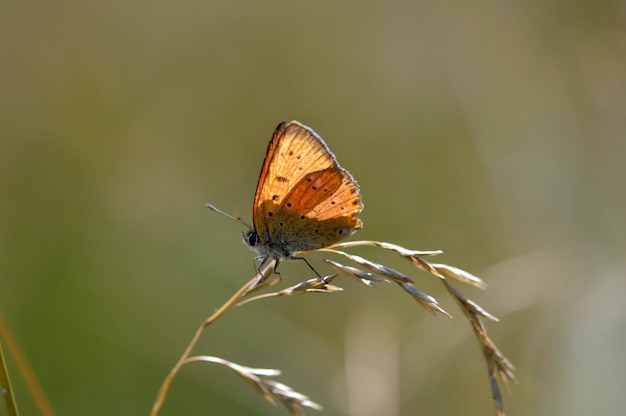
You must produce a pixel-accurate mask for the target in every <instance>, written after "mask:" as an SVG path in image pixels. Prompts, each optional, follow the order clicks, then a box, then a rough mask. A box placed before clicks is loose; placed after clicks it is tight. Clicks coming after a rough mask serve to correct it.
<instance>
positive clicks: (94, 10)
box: [0, 0, 626, 416]
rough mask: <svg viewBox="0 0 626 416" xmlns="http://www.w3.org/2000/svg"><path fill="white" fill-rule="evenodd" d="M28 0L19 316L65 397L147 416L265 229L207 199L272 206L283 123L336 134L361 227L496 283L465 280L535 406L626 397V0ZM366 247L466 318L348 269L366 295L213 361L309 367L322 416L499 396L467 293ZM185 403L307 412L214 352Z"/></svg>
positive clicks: (12, 221)
mask: <svg viewBox="0 0 626 416" xmlns="http://www.w3.org/2000/svg"><path fill="white" fill-rule="evenodd" d="M1 9H2V12H1V13H0V309H1V310H2V311H3V312H4V315H5V317H6V319H7V321H8V322H9V324H10V325H11V327H12V329H13V331H14V332H15V334H16V337H17V338H18V340H19V342H20V344H21V346H22V348H23V351H24V353H25V354H26V355H27V356H28V358H29V360H30V362H31V364H32V366H33V367H34V369H35V371H36V372H37V374H38V376H39V378H40V380H41V383H42V384H43V387H44V389H45V391H46V392H47V394H48V395H49V397H50V400H51V401H52V404H53V406H54V408H55V409H56V411H57V412H58V414H62V415H111V414H116V415H139V414H148V412H149V409H150V407H151V405H152V402H153V400H154V397H155V395H156V392H157V389H158V387H159V386H160V384H161V382H162V381H163V378H164V377H165V375H166V373H167V372H168V371H169V369H170V368H171V367H172V366H173V365H174V363H175V361H176V360H177V359H178V357H179V355H180V354H181V353H182V351H183V349H184V347H185V346H186V345H187V343H188V341H189V339H190V338H191V336H192V334H193V332H194V331H195V329H196V328H197V326H198V325H199V324H200V323H201V322H202V320H203V319H204V318H205V317H207V316H208V315H209V314H210V313H211V312H212V311H213V310H214V309H215V308H216V307H219V306H220V305H221V304H222V303H223V302H224V301H225V300H226V299H227V298H228V297H229V296H230V295H231V294H232V293H234V291H235V290H236V289H237V288H239V287H240V286H241V285H242V284H243V282H245V281H247V280H248V279H249V278H250V277H251V276H252V272H253V266H252V257H253V253H252V252H250V251H249V250H248V249H247V248H246V247H245V246H244V245H243V244H242V243H241V238H240V232H241V230H242V227H241V226H240V225H238V224H236V223H234V222H232V221H230V220H228V219H226V218H225V217H222V216H219V215H217V214H215V213H212V212H210V211H209V210H207V209H206V208H205V206H204V205H205V203H207V202H212V203H214V204H216V205H217V206H218V207H220V208H222V209H224V210H225V211H228V212H230V213H233V214H241V215H242V217H243V218H244V219H246V220H248V221H250V220H251V209H252V198H253V195H254V190H255V186H256V181H257V178H258V173H259V170H260V167H261V163H262V161H263V156H264V152H265V149H266V146H267V143H268V141H269V139H270V136H271V133H272V131H273V129H274V127H275V126H276V124H277V123H278V122H279V121H281V120H283V119H297V120H299V121H301V122H303V123H305V124H307V125H310V126H312V127H313V128H314V129H315V130H316V131H317V132H318V133H320V134H321V135H322V137H324V138H325V139H326V141H327V142H328V144H329V146H330V147H331V149H332V150H333V151H334V153H335V154H336V155H337V157H338V159H339V161H340V163H341V164H342V166H344V167H345V168H347V169H349V170H350V171H351V172H352V174H353V175H354V177H355V178H356V179H357V181H358V182H359V184H360V186H361V190H362V193H363V200H364V203H365V210H364V211H363V213H362V219H363V221H364V224H365V227H364V229H363V230H362V231H360V232H359V233H358V234H357V235H356V236H355V237H356V238H358V239H375V240H382V241H388V242H394V243H397V244H402V245H404V246H406V247H409V248H413V249H443V250H444V251H445V254H444V255H443V256H441V257H440V258H438V259H437V261H439V262H444V263H448V264H452V265H455V266H457V267H461V268H464V269H466V270H468V271H470V272H472V273H474V274H477V275H479V276H481V277H482V278H484V279H485V280H486V281H487V282H488V284H489V288H488V289H487V290H486V291H479V290H477V289H473V288H469V287H466V286H463V285H457V287H459V288H460V289H461V290H462V291H463V292H464V293H466V294H467V295H468V296H470V297H471V298H472V299H474V300H475V301H477V302H478V303H479V304H481V305H482V306H484V307H485V308H486V309H487V310H489V311H490V312H492V313H494V314H495V315H497V316H499V317H500V318H501V322H500V323H498V324H492V323H489V324H488V329H489V331H490V335H491V336H492V338H493V339H494V341H495V342H496V343H497V344H498V345H499V346H500V347H501V349H502V351H503V352H504V353H505V354H506V355H507V356H508V357H509V358H510V359H511V360H512V361H513V363H514V364H515V365H516V367H517V371H516V375H517V377H518V378H519V381H520V384H519V385H516V386H513V388H512V394H510V395H506V394H505V408H506V409H507V411H508V414H510V415H590V414H602V413H604V414H616V413H619V412H620V411H623V409H624V408H625V407H626V396H625V395H624V394H623V390H624V385H626V376H625V374H626V302H625V301H624V299H625V295H626V278H625V274H626V261H625V260H626V258H625V250H624V247H625V245H626V221H625V213H626V192H625V186H624V181H625V179H626V168H625V165H626V3H624V2H619V1H599V2H592V1H582V2H540V1H534V2H533V1H530V2H529V1H510V2H495V1H474V2H465V1H456V2H444V3H441V2H425V1H417V2H416V1H389V2H367V1H358V2H357V1H349V2H300V1H263V2H253V1H232V0H231V1H207V2H195V1H184V0H183V1H179V2H163V1H157V2H148V1H141V0H130V1H119V0H113V1H109V2H79V1H66V0H62V1H61V2H52V3H50V2H44V1H37V0H34V1H25V2H7V3H5V4H4V5H3V6H2V7H1ZM355 237H353V238H352V239H354V238H355ZM359 253H360V254H364V255H367V257H368V258H370V259H373V260H378V261H383V262H385V264H387V265H388V266H391V267H396V268H398V269H400V270H402V271H404V272H407V273H411V275H412V276H413V277H415V278H416V279H418V281H419V283H418V286H417V287H418V288H419V289H420V290H424V291H426V292H428V293H430V294H432V295H433V296H436V297H437V298H438V299H439V300H440V303H441V305H442V306H443V307H444V308H445V309H447V310H448V311H450V312H451V313H452V314H453V315H455V319H453V320H450V319H444V318H438V319H435V318H433V317H432V316H430V315H429V314H428V313H426V312H425V311H424V310H422V309H421V308H420V307H419V306H418V305H417V304H416V303H415V302H414V301H413V300H411V299H410V298H409V297H408V296H406V295H405V294H403V293H401V292H400V291H399V290H398V289H397V287H394V286H391V285H380V287H379V288H378V289H369V288H366V287H364V286H362V285H359V284H357V283H355V282H353V281H350V280H348V279H344V280H340V281H338V282H337V283H338V284H339V285H340V286H343V287H344V288H345V291H344V292H343V293H339V294H333V295H316V296H313V295H307V296H299V297H292V298H280V299H271V300H265V301H261V302H257V303H252V304H249V305H247V306H245V307H242V308H240V309H237V310H236V311H234V312H231V313H229V314H227V315H225V316H224V317H223V318H222V319H220V320H219V321H218V322H217V323H216V324H215V326H214V327H212V328H211V329H210V330H209V331H208V332H207V333H206V334H205V336H204V337H203V339H202V342H201V344H200V346H199V348H198V349H197V350H196V352H197V353H201V354H208V355H217V356H220V357H222V358H225V359H229V360H232V361H235V362H237V363H240V364H244V365H249V366H254V367H266V368H280V369H282V370H283V375H282V376H281V377H280V379H279V380H280V381H282V382H284V383H286V384H288V385H290V386H292V387H293V388H295V389H296V390H297V391H300V392H303V393H305V394H307V395H309V396H310V397H311V398H312V399H313V400H314V401H316V402H318V403H320V404H322V405H323V406H324V407H325V410H324V412H322V413H318V412H316V411H314V410H308V411H307V414H311V415H315V414H320V415H352V416H369V415H386V416H394V415H451V414H457V415H489V414H493V410H492V404H491V401H490V393H489V389H488V382H487V377H486V371H485V368H484V363H483V360H482V355H481V353H480V350H479V349H478V347H477V344H476V342H475V340H474V339H473V336H472V334H471V332H470V329H469V327H468V325H467V322H466V321H465V319H464V318H463V317H462V315H461V313H460V312H459V310H458V309H457V308H456V305H455V304H454V302H453V301H452V300H451V299H450V298H449V297H448V296H446V294H445V293H444V292H443V291H442V288H441V287H440V286H441V285H440V284H439V283H437V282H436V281H435V279H433V278H431V277H430V276H428V275H427V274H425V273H420V272H417V271H414V270H412V269H411V268H410V265H409V264H408V263H406V262H404V261H402V260H400V259H396V258H394V257H393V256H390V255H388V254H386V253H381V252H379V251H376V250H373V249H372V250H369V251H368V250H363V251H362V252H359ZM313 263H314V264H315V265H316V267H318V269H319V270H320V271H321V272H322V273H329V272H330V271H329V270H328V269H327V268H326V267H325V266H323V265H322V264H321V263H319V262H317V261H316V260H313ZM282 272H283V277H284V278H285V279H286V282H285V284H295V283H296V282H298V281H300V280H303V279H305V278H309V277H311V273H310V272H309V270H308V269H307V268H306V266H303V265H302V264H299V263H290V264H284V265H283V268H282ZM9 361H10V364H11V365H10V370H11V371H12V373H13V381H14V384H15V387H16V389H17V391H16V394H17V399H18V403H19V405H20V407H21V410H22V413H23V414H24V415H29V414H37V411H36V409H35V407H34V404H33V401H32V399H31V398H30V396H29V394H28V392H27V390H26V387H25V384H24V382H23V380H22V378H21V377H20V376H19V374H17V372H16V368H15V365H14V363H13V361H12V360H11V359H10V360H9ZM5 412H6V410H5V409H4V407H1V406H0V414H5ZM161 414H163V415H206V414H215V415H230V414H236V415H276V414H287V412H286V411H285V410H284V409H282V408H274V407H272V406H271V405H269V404H267V403H265V402H264V401H263V400H262V399H261V397H260V396H258V395H257V394H256V393H255V392H254V391H252V390H251V389H250V388H249V387H248V386H247V385H245V383H243V382H242V381H241V380H240V379H239V378H238V377H236V376H235V375H233V374H232V373H231V372H230V371H229V370H227V369H225V368H223V367H219V366H216V365H211V364H201V363H196V364H194V365H191V366H188V367H186V368H185V369H183V371H182V372H181V373H180V374H179V376H178V378H177V379H176V380H175V381H174V384H173V387H172V389H171V391H170V394H169V396H168V398H167V401H166V402H165V406H164V408H163V410H162V413H161Z"/></svg>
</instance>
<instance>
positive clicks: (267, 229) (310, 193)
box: [253, 121, 363, 254]
mask: <svg viewBox="0 0 626 416" xmlns="http://www.w3.org/2000/svg"><path fill="white" fill-rule="evenodd" d="M362 209H363V204H362V202H361V195H360V193H359V187H358V185H357V183H356V181H355V180H354V178H352V176H351V175H350V173H349V172H348V171H346V170H345V169H343V168H341V167H340V166H339V164H338V163H337V160H336V159H335V156H334V155H333V154H332V152H331V151H330V149H328V147H327V146H326V144H325V143H324V141H323V140H322V138H321V137H320V136H319V135H317V133H315V132H314V131H313V130H312V129H310V128H309V127H306V126H304V125H302V124H300V123H298V122H295V121H292V122H290V123H286V122H283V123H281V124H279V125H278V127H277V128H276V130H275V131H274V135H273V137H272V140H271V141H270V144H269V146H268V150H267V154H266V156H265V161H264V163H263V168H262V169H261V175H260V178H259V183H258V185H257V190H256V194H255V197H254V212H253V222H254V228H255V230H256V231H257V233H258V235H259V240H260V241H259V242H260V244H261V245H268V244H273V245H274V246H280V248H281V252H282V254H288V253H291V252H293V251H305V250H314V249H317V248H321V247H325V246H328V245H330V244H333V243H334V242H336V241H338V240H340V239H342V238H344V237H346V236H348V235H350V234H352V233H354V232H355V231H356V230H358V229H359V228H361V226H362V223H361V220H360V219H359V217H358V215H359V213H360V211H361V210H362Z"/></svg>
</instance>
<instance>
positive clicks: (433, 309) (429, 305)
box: [324, 250, 452, 318]
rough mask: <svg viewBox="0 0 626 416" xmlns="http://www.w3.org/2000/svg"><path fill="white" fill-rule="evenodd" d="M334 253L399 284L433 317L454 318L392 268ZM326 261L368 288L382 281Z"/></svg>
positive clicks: (358, 257)
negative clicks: (375, 282) (440, 315)
mask: <svg viewBox="0 0 626 416" xmlns="http://www.w3.org/2000/svg"><path fill="white" fill-rule="evenodd" d="M332 252H334V253H338V254H341V255H343V256H345V257H346V258H348V259H349V260H352V261H354V262H355V263H357V264H358V265H360V266H363V267H365V268H367V269H369V270H371V271H373V272H374V273H379V274H381V275H383V276H385V278H388V279H390V280H391V281H393V282H395V283H397V284H398V285H399V286H400V287H401V288H402V289H403V290H404V291H405V292H406V293H408V294H409V295H411V297H412V298H413V299H415V300H416V301H417V303H419V304H420V305H421V306H422V307H423V308H424V309H426V310H427V311H428V312H430V313H432V314H433V315H437V314H442V315H445V316H448V317H450V318H451V317H452V316H451V315H450V314H449V313H448V312H446V311H445V310H444V309H443V308H441V307H440V306H439V304H438V302H437V299H435V298H434V297H432V296H430V295H428V294H426V293H424V292H421V291H419V290H417V289H415V287H413V283H414V282H413V280H412V279H410V278H409V277H408V276H406V275H404V274H402V273H400V272H398V271H397V270H394V269H392V268H390V267H387V266H384V265H381V264H378V263H374V262H372V261H369V260H366V259H364V258H362V257H360V256H354V255H352V254H348V253H345V252H343V251H339V250H332ZM324 261H326V262H327V263H328V264H330V265H331V266H333V267H334V268H335V269H336V270H338V271H339V272H341V273H343V274H346V275H347V276H350V277H353V278H355V279H357V280H359V281H361V282H362V283H364V284H366V285H367V286H370V287H374V284H373V283H372V281H371V280H376V281H380V280H381V278H380V277H377V276H375V275H374V274H372V273H367V272H364V271H362V270H360V269H357V268H354V267H349V266H344V265H342V264H340V263H337V262H334V261H331V260H328V259H324ZM382 280H386V279H382Z"/></svg>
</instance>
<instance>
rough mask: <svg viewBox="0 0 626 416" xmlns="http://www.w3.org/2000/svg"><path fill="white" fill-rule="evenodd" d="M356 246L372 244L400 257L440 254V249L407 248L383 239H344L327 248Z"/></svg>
mask: <svg viewBox="0 0 626 416" xmlns="http://www.w3.org/2000/svg"><path fill="white" fill-rule="evenodd" d="M358 246H372V247H380V248H382V249H385V250H391V251H395V252H396V253H397V254H399V255H400V256H402V257H413V256H423V257H427V256H436V255H438V254H442V253H443V251H441V250H425V251H422V250H409V249H406V248H404V247H402V246H399V245H397V244H391V243H386V242H384V241H372V240H358V241H345V242H343V243H337V244H333V245H332V246H329V247H328V248H329V249H336V248H350V247H358Z"/></svg>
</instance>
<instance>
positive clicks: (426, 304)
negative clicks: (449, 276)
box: [396, 282, 452, 318]
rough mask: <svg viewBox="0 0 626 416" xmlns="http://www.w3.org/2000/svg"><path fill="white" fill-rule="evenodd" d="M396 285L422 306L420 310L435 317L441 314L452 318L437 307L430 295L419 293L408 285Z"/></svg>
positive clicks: (400, 283)
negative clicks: (424, 310)
mask: <svg viewBox="0 0 626 416" xmlns="http://www.w3.org/2000/svg"><path fill="white" fill-rule="evenodd" d="M396 283H398V285H400V287H401V288H402V289H404V291H405V292H406V293H408V294H409V295H411V297H412V298H413V299H415V300H416V301H417V303H419V304H420V305H421V306H422V308H424V309H426V310H427V311H428V312H430V313H432V314H433V315H435V316H437V314H442V315H445V316H447V317H448V318H452V315H450V314H449V313H448V312H446V311H445V310H444V309H443V308H442V307H441V306H439V304H438V303H437V299H435V298H433V297H432V296H430V295H427V294H426V293H424V292H421V291H419V290H417V289H415V288H414V287H413V286H412V285H410V284H408V283H403V282H396Z"/></svg>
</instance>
